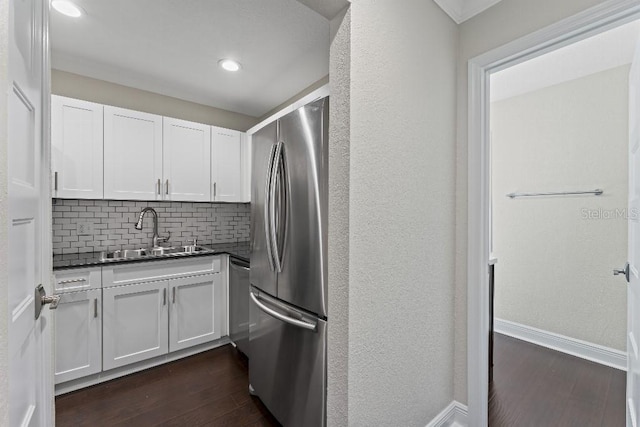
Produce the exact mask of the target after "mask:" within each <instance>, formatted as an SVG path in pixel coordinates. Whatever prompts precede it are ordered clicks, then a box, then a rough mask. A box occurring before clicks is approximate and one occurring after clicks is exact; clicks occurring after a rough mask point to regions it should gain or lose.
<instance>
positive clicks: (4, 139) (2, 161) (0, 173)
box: [0, 1, 9, 426]
mask: <svg viewBox="0 0 640 427" xmlns="http://www.w3.org/2000/svg"><path fill="white" fill-rule="evenodd" d="M8 23H9V2H8V1H3V2H0V425H2V426H6V425H8V424H9V401H8V396H9V330H8V326H9V305H8V304H9V303H8V302H9V282H8V277H9V272H8V266H7V258H8V253H9V242H8V237H9V236H8V230H9V225H8V223H7V218H8V216H9V206H8V203H7V195H8V174H7V172H8V163H7V162H8V145H9V144H8V136H9V135H8V131H7V107H8V97H7V93H8V87H9V82H8V76H7V71H8V56H9V25H8Z"/></svg>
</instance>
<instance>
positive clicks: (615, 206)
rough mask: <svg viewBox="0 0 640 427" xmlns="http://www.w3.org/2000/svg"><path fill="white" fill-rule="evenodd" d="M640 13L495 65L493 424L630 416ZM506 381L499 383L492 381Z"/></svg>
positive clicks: (607, 420) (617, 420) (611, 421)
mask: <svg viewBox="0 0 640 427" xmlns="http://www.w3.org/2000/svg"><path fill="white" fill-rule="evenodd" d="M639 35H640V23H639V22H638V21H634V22H631V23H628V24H625V25H622V26H619V27H617V28H614V29H611V30H608V31H605V32H602V33H600V34H598V35H596V36H593V37H590V38H588V39H585V40H581V41H579V42H575V43H572V44H570V45H568V46H564V47H562V48H560V49H557V50H554V51H552V52H549V53H546V54H544V55H541V56H538V57H536V58H534V59H531V60H529V61H526V62H523V63H521V64H518V65H515V66H512V67H509V68H506V69H504V70H502V71H499V72H496V73H494V74H492V75H491V80H490V84H491V86H490V95H491V96H490V101H491V103H490V120H489V122H490V132H491V142H490V143H491V147H490V153H491V158H490V165H491V170H490V172H491V173H490V177H491V253H492V258H493V259H495V260H497V262H496V263H495V264H494V267H493V268H494V272H495V275H494V281H493V283H494V284H495V287H494V288H493V290H494V292H493V296H494V298H493V300H492V302H493V308H494V310H493V313H494V318H493V319H492V320H493V322H492V324H493V325H494V332H493V336H492V337H493V338H494V341H493V342H494V346H493V349H494V352H493V357H494V359H493V360H494V366H493V375H491V374H490V376H489V378H490V380H489V423H490V425H495V426H500V425H517V424H522V423H528V422H531V423H534V424H537V425H563V424H564V423H566V422H569V420H573V421H576V420H582V421H581V423H582V424H583V425H590V424H598V425H599V424H601V423H602V424H605V425H612V426H613V425H624V423H625V420H624V414H625V397H624V395H625V389H626V387H625V370H626V365H627V363H626V329H627V315H626V308H627V301H626V300H627V296H626V287H625V282H624V280H621V279H620V277H616V276H614V275H613V274H612V269H613V267H617V264H619V263H620V262H621V261H620V260H625V259H626V257H627V219H628V208H627V206H628V164H627V163H628V162H627V156H626V153H627V151H628V129H629V124H628V117H629V71H630V67H631V63H632V62H633V57H634V52H635V46H636V42H637V40H638V36H639ZM492 379H493V381H491V380H492Z"/></svg>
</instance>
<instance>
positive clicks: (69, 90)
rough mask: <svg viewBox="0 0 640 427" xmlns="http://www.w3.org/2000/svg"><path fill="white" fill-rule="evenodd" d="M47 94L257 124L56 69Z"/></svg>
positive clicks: (235, 124)
mask: <svg viewBox="0 0 640 427" xmlns="http://www.w3.org/2000/svg"><path fill="white" fill-rule="evenodd" d="M51 92H52V93H53V94H55V95H61V96H68V97H69V98H77V99H83V100H85V101H91V102H97V103H99V104H106V105H113V106H115V107H121V108H129V109H131V110H136V111H144V112H146V113H151V114H159V115H161V116H167V117H175V118H177V119H182V120H190V121H192V122H197V123H205V124H208V125H213V126H220V127H223V128H227V129H235V130H240V131H245V130H247V129H249V128H250V127H251V126H253V125H255V124H256V123H258V119H257V118H256V117H251V116H246V115H244V114H239V113H234V112H232V111H227V110H221V109H219V108H214V107H210V106H208V105H201V104H196V103H193V102H189V101H184V100H182V99H178V98H172V97H170V96H165V95H160V94H157V93H153V92H147V91H144V90H140V89H135V88H132V87H128V86H122V85H119V84H116V83H111V82H106V81H104V80H97V79H93V78H90V77H85V76H81V75H78V74H73V73H68V72H66V71H60V70H51Z"/></svg>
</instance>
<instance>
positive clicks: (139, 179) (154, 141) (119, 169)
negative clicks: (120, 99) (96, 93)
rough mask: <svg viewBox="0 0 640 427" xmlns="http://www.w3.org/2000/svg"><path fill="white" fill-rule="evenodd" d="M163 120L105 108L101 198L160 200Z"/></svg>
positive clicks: (123, 110) (119, 109) (134, 112)
mask: <svg viewBox="0 0 640 427" xmlns="http://www.w3.org/2000/svg"><path fill="white" fill-rule="evenodd" d="M162 189H163V185H162V116H157V115H155V114H148V113H142V112H139V111H132V110H125V109H123V108H117V107H110V106H105V107H104V198H105V199H120V200H162Z"/></svg>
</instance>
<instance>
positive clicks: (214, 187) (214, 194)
mask: <svg viewBox="0 0 640 427" xmlns="http://www.w3.org/2000/svg"><path fill="white" fill-rule="evenodd" d="M216 184H217V183H216V182H214V183H213V200H215V199H216V195H217V193H218V191H217V188H216Z"/></svg>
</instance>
